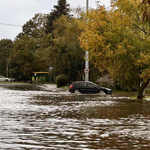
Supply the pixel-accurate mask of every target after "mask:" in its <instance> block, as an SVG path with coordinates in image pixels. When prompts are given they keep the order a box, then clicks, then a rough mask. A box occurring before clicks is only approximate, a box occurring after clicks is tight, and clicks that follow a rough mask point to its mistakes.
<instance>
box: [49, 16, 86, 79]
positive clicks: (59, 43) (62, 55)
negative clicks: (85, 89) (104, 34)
mask: <svg viewBox="0 0 150 150" xmlns="http://www.w3.org/2000/svg"><path fill="white" fill-rule="evenodd" d="M53 27H54V30H53V32H52V34H53V37H54V40H53V41H54V43H53V44H54V46H53V48H52V49H51V51H50V53H51V57H50V59H51V61H52V62H53V67H54V69H55V72H56V75H60V74H66V75H68V76H69V80H76V79H78V80H79V78H80V77H81V74H82V73H83V70H84V69H83V68H84V67H83V66H84V51H83V50H82V49H81V48H80V44H79V36H80V34H81V30H80V29H79V27H78V25H77V20H76V19H75V18H72V19H69V18H68V17H67V16H64V15H62V16H61V17H60V18H59V19H57V20H56V21H55V22H54V23H53Z"/></svg>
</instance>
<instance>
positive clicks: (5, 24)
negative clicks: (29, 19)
mask: <svg viewBox="0 0 150 150" xmlns="http://www.w3.org/2000/svg"><path fill="white" fill-rule="evenodd" d="M0 25H4V26H15V27H22V25H17V24H7V23H0Z"/></svg>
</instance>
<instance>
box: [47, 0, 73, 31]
mask: <svg viewBox="0 0 150 150" xmlns="http://www.w3.org/2000/svg"><path fill="white" fill-rule="evenodd" d="M69 12H70V8H69V4H67V2H66V0H58V5H55V6H54V9H53V10H52V12H51V13H50V14H49V15H48V17H47V22H46V25H45V28H46V30H45V32H46V34H48V33H51V32H52V31H53V22H54V21H56V20H57V19H58V18H59V17H61V15H66V16H68V17H69Z"/></svg>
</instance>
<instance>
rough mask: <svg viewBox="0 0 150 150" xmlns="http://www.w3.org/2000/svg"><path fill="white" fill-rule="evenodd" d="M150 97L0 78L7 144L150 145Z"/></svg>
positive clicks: (35, 149)
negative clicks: (1, 80) (87, 91)
mask: <svg viewBox="0 0 150 150" xmlns="http://www.w3.org/2000/svg"><path fill="white" fill-rule="evenodd" d="M149 143H150V102H149V101H133V100H130V99H127V98H121V97H120V98H116V97H111V96H105V95H81V94H78V95H75V94H70V93H69V92H68V91H64V90H59V89H57V88H56V87H55V85H51V86H49V85H44V86H38V85H30V84H0V149H2V150H5V149H7V150H11V149H12V150H64V149H66V150H76V149H77V150H93V149H99V150H129V149H132V150H147V149H150V144H149Z"/></svg>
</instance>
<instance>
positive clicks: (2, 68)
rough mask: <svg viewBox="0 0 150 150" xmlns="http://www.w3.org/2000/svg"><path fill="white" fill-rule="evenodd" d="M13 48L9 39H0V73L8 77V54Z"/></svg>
mask: <svg viewBox="0 0 150 150" xmlns="http://www.w3.org/2000/svg"><path fill="white" fill-rule="evenodd" d="M12 49H13V42H12V41H11V40H10V39H2V40H1V41H0V74H1V75H3V76H7V77H8V73H9V70H8V69H9V55H10V53H11V51H12Z"/></svg>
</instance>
